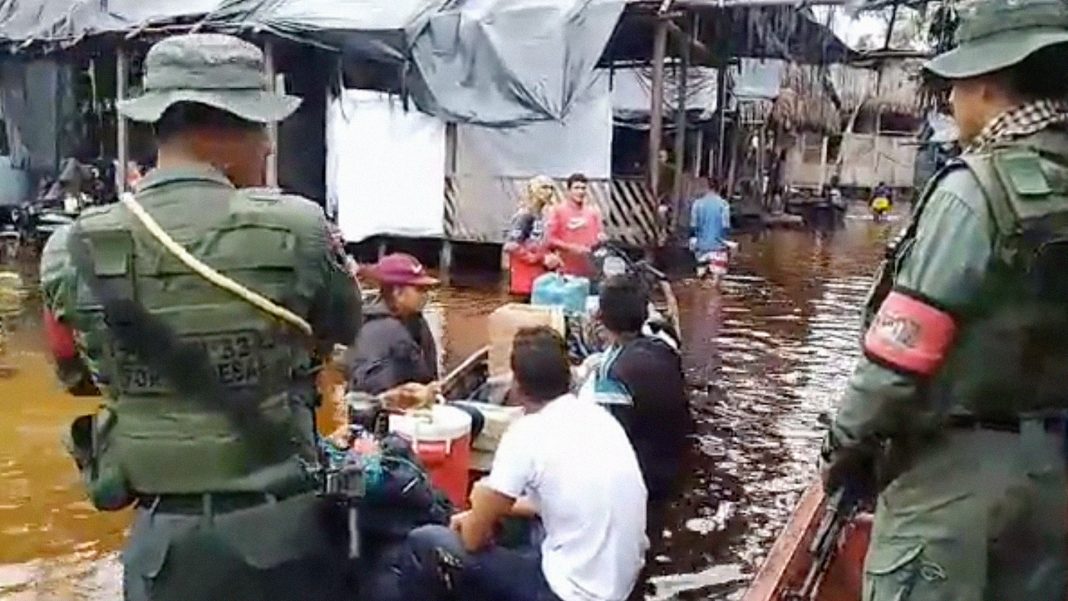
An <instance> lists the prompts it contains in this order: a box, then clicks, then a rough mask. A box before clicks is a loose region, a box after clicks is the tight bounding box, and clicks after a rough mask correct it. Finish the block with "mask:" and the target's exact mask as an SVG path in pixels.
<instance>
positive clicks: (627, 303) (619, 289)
mask: <svg viewBox="0 0 1068 601" xmlns="http://www.w3.org/2000/svg"><path fill="white" fill-rule="evenodd" d="M600 305H601V309H600V313H601V323H603V324H604V327H606V328H608V330H609V331H610V332H614V333H616V334H633V333H637V332H640V331H641V329H642V325H644V324H645V320H647V319H649V294H648V292H647V291H646V290H645V285H644V284H643V283H642V282H641V280H639V279H638V278H637V277H635V276H633V275H627V274H624V275H615V276H612V277H610V278H608V279H606V280H605V281H604V282H603V283H602V284H601V299H600Z"/></svg>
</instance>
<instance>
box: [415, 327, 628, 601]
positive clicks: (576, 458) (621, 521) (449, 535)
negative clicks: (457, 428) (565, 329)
mask: <svg viewBox="0 0 1068 601" xmlns="http://www.w3.org/2000/svg"><path fill="white" fill-rule="evenodd" d="M512 370H513V373H514V375H515V386H516V388H515V390H514V392H513V394H517V395H518V396H519V398H520V399H521V401H522V403H523V406H524V407H525V409H526V411H527V415H525V416H524V417H522V418H521V419H519V420H518V421H517V422H516V423H514V424H513V425H512V426H511V427H510V428H509V430H508V432H506V433H505V435H504V437H503V438H502V439H501V443H500V446H499V447H498V449H497V454H496V456H495V457H494V461H493V469H492V471H491V472H490V475H489V476H488V477H487V478H485V479H484V480H482V481H481V482H479V483H478V484H477V485H475V487H474V490H473V491H472V493H471V510H470V511H466V512H463V513H460V514H457V515H456V516H454V517H453V520H452V531H453V532H448V531H446V530H445V528H443V527H440V526H428V527H424V528H420V529H418V530H416V531H414V532H412V534H411V535H410V536H409V539H408V541H409V544H410V551H411V553H410V557H406V558H405V559H404V560H402V562H401V564H402V565H401V566H399V567H400V568H401V570H402V572H403V573H404V575H403V576H402V578H401V580H402V583H401V588H402V589H403V591H402V592H403V595H404V599H406V601H432V600H436V599H440V598H441V596H440V595H442V594H444V592H445V591H447V590H450V589H451V590H453V592H454V593H459V595H458V596H459V598H462V599H465V600H466V599H480V600H481V599H484V600H487V601H623V600H624V599H626V598H627V596H628V595H629V594H630V592H631V589H632V588H633V587H634V585H635V580H636V579H637V577H638V573H639V571H640V570H641V567H642V563H643V558H644V554H645V550H646V548H647V546H648V542H647V540H646V537H645V519H646V516H645V504H646V496H647V495H646V490H645V485H644V483H643V480H642V474H641V470H640V468H639V467H638V460H637V458H636V457H635V454H634V450H633V448H632V447H631V445H630V442H629V441H628V439H627V435H626V433H625V432H624V431H623V428H622V427H621V426H620V425H619V423H618V422H617V421H616V420H615V419H614V418H613V417H612V416H611V415H610V414H609V413H608V412H607V411H605V410H604V409H602V408H601V407H599V406H597V405H595V404H593V403H589V402H586V401H580V400H578V399H576V398H575V397H574V396H573V395H571V394H569V392H568V391H569V389H570V386H571V369H570V365H569V364H568V360H567V350H566V348H565V345H564V341H563V339H562V338H561V337H560V336H559V335H558V334H557V333H556V332H554V331H553V330H551V329H549V328H530V329H526V330H521V331H520V332H519V333H518V334H517V335H516V338H515V342H514V344H513V351H512ZM509 516H513V517H534V516H537V517H538V518H540V519H541V522H542V525H543V527H544V530H545V538H544V541H543V542H542V544H541V547H540V549H534V548H531V549H520V550H516V549H504V548H501V547H497V546H495V545H494V544H493V542H492V538H493V534H494V532H495V529H496V528H497V526H498V525H499V523H500V521H501V520H502V519H504V518H506V517H509ZM443 575H444V576H446V577H444V578H443V577H442V576H443ZM446 581H447V583H446Z"/></svg>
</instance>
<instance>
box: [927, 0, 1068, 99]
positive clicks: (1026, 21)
mask: <svg viewBox="0 0 1068 601" xmlns="http://www.w3.org/2000/svg"><path fill="white" fill-rule="evenodd" d="M959 11H960V17H961V19H960V28H959V29H958V30H957V44H958V46H957V48H956V49H954V50H951V51H949V52H946V53H945V54H940V55H938V56H936V57H935V58H934V59H932V60H931V61H930V62H928V63H927V65H926V69H927V70H928V71H930V72H931V73H934V74H935V75H937V76H939V77H942V78H943V79H951V80H952V79H969V78H972V77H978V76H980V75H985V74H987V73H993V72H995V71H1000V70H1002V69H1005V68H1008V67H1011V66H1013V65H1015V64H1017V63H1019V62H1021V61H1023V60H1024V59H1025V58H1027V57H1028V56H1030V55H1031V54H1033V53H1035V52H1037V51H1039V50H1041V49H1043V48H1045V47H1047V46H1052V45H1054V44H1063V43H1068V1H1066V0H972V1H970V2H967V3H964V4H961V5H960V7H959Z"/></svg>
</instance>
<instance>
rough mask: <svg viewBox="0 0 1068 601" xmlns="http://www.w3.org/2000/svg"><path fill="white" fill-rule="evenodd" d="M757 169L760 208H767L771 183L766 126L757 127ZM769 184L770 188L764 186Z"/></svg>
mask: <svg viewBox="0 0 1068 601" xmlns="http://www.w3.org/2000/svg"><path fill="white" fill-rule="evenodd" d="M757 136H758V138H757V168H756V173H757V176H756V185H757V192H758V193H759V194H760V206H761V207H764V208H765V209H766V208H767V205H768V188H769V187H770V184H771V182H770V181H768V179H767V159H768V157H767V154H768V146H767V131H766V130H765V129H764V124H763V123H760V124H758V125H757ZM766 181H767V182H768V186H765V185H764V182H766Z"/></svg>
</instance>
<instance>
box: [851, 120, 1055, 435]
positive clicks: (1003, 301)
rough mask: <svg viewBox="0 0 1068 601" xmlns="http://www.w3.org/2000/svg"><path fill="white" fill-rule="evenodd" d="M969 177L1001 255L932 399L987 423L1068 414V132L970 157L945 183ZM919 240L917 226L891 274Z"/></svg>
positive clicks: (963, 322)
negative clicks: (964, 172) (959, 174)
mask: <svg viewBox="0 0 1068 601" xmlns="http://www.w3.org/2000/svg"><path fill="white" fill-rule="evenodd" d="M961 168H967V169H969V170H970V171H971V173H972V174H974V176H975V177H976V179H977V180H978V181H979V183H980V185H981V187H982V189H983V192H984V194H985V197H986V206H987V209H988V212H989V214H990V217H991V220H990V221H991V223H990V237H991V240H993V241H994V248H993V253H992V259H991V264H990V267H989V269H990V271H989V273H988V274H987V277H986V278H985V285H984V287H983V288H982V290H981V291H980V294H979V296H978V298H977V301H976V302H975V303H974V304H973V306H972V307H971V308H970V310H969V311H968V312H967V313H965V314H963V315H959V316H957V317H958V321H959V323H958V337H957V341H956V342H955V344H954V347H953V350H952V351H951V352H950V354H949V356H948V357H947V360H946V363H945V365H944V366H943V368H942V369H941V370H940V371H939V373H938V374H937V375H936V376H935V378H934V379H933V381H931V382H930V383H929V388H928V390H929V394H930V395H932V397H933V399H934V401H935V403H936V406H940V407H942V409H943V410H944V411H948V412H953V413H959V412H966V413H969V414H973V415H977V416H980V417H982V418H984V419H994V420H1014V419H1017V418H1018V417H1020V416H1021V415H1026V414H1049V413H1054V412H1059V411H1060V410H1063V409H1068V385H1066V384H1065V381H1064V375H1063V374H1064V369H1065V367H1064V366H1066V365H1068V133H1065V132H1063V131H1062V130H1053V129H1051V130H1046V131H1043V132H1041V133H1039V134H1036V135H1034V136H1029V137H1027V138H1023V139H1019V140H1015V141H1012V142H1007V143H1005V144H1003V145H1001V146H999V147H996V148H994V149H993V150H991V151H990V152H987V153H984V154H975V155H964V156H962V157H961V158H960V160H959V161H956V162H954V163H952V164H950V165H948V166H947V168H946V169H945V170H944V171H943V173H942V176H944V174H945V173H948V172H949V171H951V170H953V169H961ZM938 179H940V177H937V178H936V181H935V183H934V184H933V185H931V186H929V187H928V189H927V191H926V192H925V197H929V196H930V195H931V193H932V192H933V190H934V188H935V187H936V185H937V180H938ZM926 200H927V198H925V199H924V201H926ZM923 207H924V202H921V205H920V206H919V207H918V208H917V213H918V214H917V216H916V217H917V219H915V220H914V221H918V218H919V216H920V214H922V210H923ZM915 232H916V227H915V224H912V225H910V226H909V227H908V228H907V229H906V230H905V232H904V235H903V236H902V238H901V239H900V240H898V241H897V245H896V246H897V249H896V250H895V251H894V253H893V254H892V255H891V258H890V261H889V264H890V268H889V269H887V271H888V272H891V273H892V272H893V271H896V262H897V261H898V260H899V259H900V257H901V255H902V250H901V249H904V248H907V247H908V245H909V243H910V241H911V239H912V237H914V236H915ZM946 235H952V232H946ZM890 277H891V278H892V275H891V276H890ZM886 279H889V278H883V280H884V282H885V280H886ZM877 287H878V285H877ZM881 288H883V289H886V286H885V284H884V285H883V286H882V287H881ZM879 294H880V293H879V292H876V293H875V294H874V295H873V297H876V296H878V295H879ZM872 301H873V303H876V302H877V303H881V299H880V298H873V299H872ZM869 306H871V305H869ZM874 306H875V307H878V304H874Z"/></svg>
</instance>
